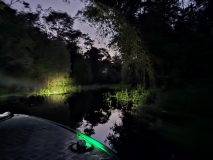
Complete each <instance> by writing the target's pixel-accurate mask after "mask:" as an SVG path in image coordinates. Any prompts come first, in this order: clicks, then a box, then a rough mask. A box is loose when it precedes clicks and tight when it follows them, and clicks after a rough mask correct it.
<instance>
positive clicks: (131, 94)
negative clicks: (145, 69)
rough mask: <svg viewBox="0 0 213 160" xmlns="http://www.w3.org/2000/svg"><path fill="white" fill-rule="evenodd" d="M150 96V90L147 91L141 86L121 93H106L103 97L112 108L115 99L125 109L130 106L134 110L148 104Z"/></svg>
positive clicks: (123, 90)
mask: <svg viewBox="0 0 213 160" xmlns="http://www.w3.org/2000/svg"><path fill="white" fill-rule="evenodd" d="M149 95H150V92H149V91H148V90H145V89H144V88H143V87H142V86H141V85H138V86H137V87H135V88H133V89H131V90H128V89H122V90H121V91H115V93H114V94H111V93H110V92H107V93H105V94H104V95H103V96H104V98H105V101H106V102H107V103H108V104H109V105H110V106H111V104H112V101H113V99H115V100H116V102H117V104H119V105H121V106H123V107H125V106H128V104H130V105H131V108H132V109H133V110H134V109H136V108H137V107H138V106H140V105H143V104H145V103H146V102H147V97H148V96H149Z"/></svg>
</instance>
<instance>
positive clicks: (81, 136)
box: [77, 132, 113, 156]
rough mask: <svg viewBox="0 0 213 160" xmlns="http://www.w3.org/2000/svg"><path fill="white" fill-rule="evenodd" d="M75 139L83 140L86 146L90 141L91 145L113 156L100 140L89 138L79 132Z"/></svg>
mask: <svg viewBox="0 0 213 160" xmlns="http://www.w3.org/2000/svg"><path fill="white" fill-rule="evenodd" d="M77 139H79V140H85V141H86V142H87V143H86V146H87V145H88V144H89V143H90V144H92V145H93V146H95V147H97V148H100V149H101V150H103V151H104V152H106V153H108V154H109V155H111V156H113V155H112V154H111V153H109V151H108V150H107V148H106V147H105V146H104V145H103V144H101V143H100V142H98V141H96V140H94V139H93V138H90V137H88V136H86V135H84V134H82V133H80V132H78V133H77Z"/></svg>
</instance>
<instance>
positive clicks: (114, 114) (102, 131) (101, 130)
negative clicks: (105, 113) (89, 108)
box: [77, 109, 122, 148]
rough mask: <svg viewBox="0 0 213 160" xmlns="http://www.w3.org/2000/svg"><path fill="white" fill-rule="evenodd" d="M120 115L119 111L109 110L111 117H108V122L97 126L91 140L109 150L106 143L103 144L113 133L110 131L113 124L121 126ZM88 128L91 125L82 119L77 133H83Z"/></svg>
mask: <svg viewBox="0 0 213 160" xmlns="http://www.w3.org/2000/svg"><path fill="white" fill-rule="evenodd" d="M121 115H122V113H121V111H119V110H117V109H115V110H111V116H110V117H109V120H108V121H107V122H106V123H104V124H98V125H97V126H95V127H94V128H93V129H94V130H95V134H93V135H91V137H92V138H94V139H96V140H98V141H100V142H101V143H103V144H105V145H106V146H107V147H109V148H110V146H109V145H108V143H105V141H106V137H107V136H108V135H109V133H111V134H113V131H112V130H111V129H110V128H111V127H113V126H114V124H115V123H116V124H121V123H122V121H121V118H120V116H121ZM88 126H90V127H91V124H90V123H89V122H88V121H86V120H84V119H83V122H82V125H81V126H80V127H79V128H77V130H78V131H80V132H82V133H84V129H85V128H88ZM118 136H119V135H118Z"/></svg>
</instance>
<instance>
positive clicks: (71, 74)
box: [0, 1, 121, 94]
mask: <svg viewBox="0 0 213 160" xmlns="http://www.w3.org/2000/svg"><path fill="white" fill-rule="evenodd" d="M24 5H25V7H27V8H28V7H29V5H28V4H27V3H25V2H24ZM74 20H75V19H74V18H72V17H70V16H69V15H68V14H67V13H64V12H59V11H54V10H52V9H51V8H49V9H42V6H41V5H38V6H37V9H36V12H31V11H25V12H24V11H22V12H18V11H16V10H14V9H11V8H10V6H8V5H6V4H5V3H4V2H2V1H1V2H0V45H1V47H0V57H1V58H0V75H1V83H0V85H1V88H2V92H3V93H4V92H5V91H3V88H4V89H5V90H8V88H9V91H10V92H14V91H21V90H22V91H23V90H27V92H28V91H29V90H31V91H36V93H45V94H48V93H50V92H53V91H54V93H66V92H68V91H69V90H73V86H75V85H85V84H94V83H97V84H112V83H119V82H120V81H121V76H120V69H121V67H120V62H119V59H118V58H117V57H116V56H115V57H111V56H110V55H109V53H108V51H107V50H106V49H104V48H96V47H94V46H93V43H94V41H93V40H91V39H90V37H89V36H88V35H87V34H83V33H82V32H81V31H79V30H74V29H73V24H74ZM81 44H83V45H81ZM71 86H72V87H71ZM5 87H6V88H5ZM40 89H42V90H40Z"/></svg>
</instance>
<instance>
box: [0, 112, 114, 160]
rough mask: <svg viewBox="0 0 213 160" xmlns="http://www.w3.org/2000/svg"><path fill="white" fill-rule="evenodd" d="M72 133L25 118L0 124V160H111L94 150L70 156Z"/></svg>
mask: <svg viewBox="0 0 213 160" xmlns="http://www.w3.org/2000/svg"><path fill="white" fill-rule="evenodd" d="M76 141H77V137H76V133H74V132H71V131H70V130H68V129H66V128H63V127H61V126H58V125H56V124H54V123H51V122H49V121H46V120H43V119H40V118H36V117H31V116H27V115H14V117H12V118H10V119H7V120H5V121H1V122H0V160H13V159H14V160H32V159H33V160H78V159H83V160H112V159H115V158H113V156H111V155H110V154H108V153H106V152H105V151H103V150H102V149H100V148H98V147H94V149H93V150H91V151H89V152H85V153H78V152H74V151H72V150H70V149H69V146H70V145H71V144H73V143H76Z"/></svg>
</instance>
